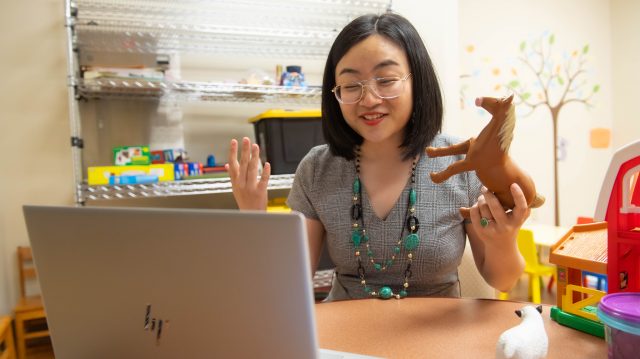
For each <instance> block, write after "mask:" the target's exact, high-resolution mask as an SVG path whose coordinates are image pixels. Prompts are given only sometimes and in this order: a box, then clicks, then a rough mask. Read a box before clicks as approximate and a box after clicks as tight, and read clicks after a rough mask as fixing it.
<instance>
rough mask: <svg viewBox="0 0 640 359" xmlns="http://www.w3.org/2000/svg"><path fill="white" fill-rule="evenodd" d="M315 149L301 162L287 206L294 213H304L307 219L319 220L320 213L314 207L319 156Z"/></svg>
mask: <svg viewBox="0 0 640 359" xmlns="http://www.w3.org/2000/svg"><path fill="white" fill-rule="evenodd" d="M317 152H318V151H315V149H312V150H311V151H309V153H307V155H306V156H305V157H304V158H303V159H302V161H300V164H299V165H298V168H297V169H296V174H295V177H294V179H293V185H292V186H291V191H289V197H288V198H287V205H288V206H289V208H291V209H292V210H294V211H298V212H300V213H302V214H303V215H304V216H305V217H307V218H312V219H318V213H317V212H316V209H315V206H314V201H313V199H314V187H313V184H314V182H315V174H316V173H315V172H316V168H317V166H316V162H317V161H318V156H317Z"/></svg>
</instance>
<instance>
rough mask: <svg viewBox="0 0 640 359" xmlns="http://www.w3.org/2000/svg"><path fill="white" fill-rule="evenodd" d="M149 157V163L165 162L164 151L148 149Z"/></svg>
mask: <svg viewBox="0 0 640 359" xmlns="http://www.w3.org/2000/svg"><path fill="white" fill-rule="evenodd" d="M149 157H150V158H151V163H153V164H156V163H165V162H166V161H165V159H164V151H150V152H149Z"/></svg>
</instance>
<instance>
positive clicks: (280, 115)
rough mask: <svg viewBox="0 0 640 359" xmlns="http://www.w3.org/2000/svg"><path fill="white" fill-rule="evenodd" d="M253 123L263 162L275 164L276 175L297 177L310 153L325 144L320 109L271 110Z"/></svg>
mask: <svg viewBox="0 0 640 359" xmlns="http://www.w3.org/2000/svg"><path fill="white" fill-rule="evenodd" d="M249 122H251V123H253V127H254V130H255V135H256V143H257V144H258V145H259V146H260V159H261V160H262V162H263V163H264V162H267V161H268V162H269V163H270V164H271V173H272V174H288V173H295V171H296V168H297V167H298V163H300V160H302V158H303V157H304V156H305V155H306V154H307V152H309V150H310V149H311V148H312V147H313V146H317V145H321V144H323V143H325V140H324V136H323V135H322V116H321V113H320V110H319V109H315V110H281V109H280V110H268V111H265V112H263V113H261V114H259V115H258V116H255V117H252V118H250V119H249Z"/></svg>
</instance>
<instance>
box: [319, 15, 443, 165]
mask: <svg viewBox="0 0 640 359" xmlns="http://www.w3.org/2000/svg"><path fill="white" fill-rule="evenodd" d="M374 34H378V35H381V36H384V37H386V38H387V39H389V40H391V41H393V42H394V43H395V44H397V45H398V46H400V47H401V48H402V49H403V50H404V51H405V53H406V54H407V58H408V60H409V67H410V71H411V77H412V81H411V82H412V84H413V111H412V115H411V119H410V120H409V121H408V122H407V125H406V127H405V133H404V140H403V142H402V144H401V146H400V147H401V148H403V152H404V158H405V159H408V158H411V157H414V156H416V155H417V154H419V153H421V152H423V151H424V148H425V147H426V146H428V145H429V143H430V142H431V140H433V138H434V137H435V136H436V135H437V134H438V132H440V130H441V128H442V112H443V106H442V95H441V93H440V85H439V84H438V78H437V75H436V73H435V70H434V68H433V64H432V62H431V58H430V57H429V53H428V52H427V49H426V47H425V46H424V43H423V42H422V39H421V38H420V35H419V34H418V31H417V30H416V29H415V28H414V27H413V25H411V23H410V22H409V21H408V20H407V19H405V18H404V17H402V16H400V15H397V14H393V13H385V14H382V15H363V16H360V17H358V18H356V19H355V20H353V21H352V22H351V23H349V24H348V25H347V26H346V27H345V28H344V29H342V31H341V32H340V34H338V37H337V38H336V40H335V41H334V43H333V46H331V50H330V51H329V56H328V58H327V63H326V65H325V68H324V76H323V81H322V132H323V134H324V138H325V140H326V141H327V143H328V144H329V148H330V150H331V153H333V154H334V155H337V156H342V157H344V158H346V159H348V160H351V159H353V158H354V157H355V148H356V146H357V145H360V144H362V141H363V139H362V136H360V135H359V134H358V133H356V132H355V131H354V130H353V129H352V128H351V127H349V125H348V124H347V122H346V121H345V119H344V116H343V115H342V111H341V110H340V104H339V103H338V100H337V99H336V98H335V96H334V94H333V92H331V90H332V89H333V87H335V85H336V65H337V64H338V62H339V61H340V59H342V57H343V56H344V55H345V54H346V53H347V52H348V51H349V50H350V49H351V48H352V47H353V46H355V45H356V44H358V43H360V42H361V41H363V40H365V39H366V38H368V37H369V36H371V35H374Z"/></svg>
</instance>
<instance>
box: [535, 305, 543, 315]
mask: <svg viewBox="0 0 640 359" xmlns="http://www.w3.org/2000/svg"><path fill="white" fill-rule="evenodd" d="M536 310H537V311H538V313H540V314H542V306H541V305H539V306H537V307H536Z"/></svg>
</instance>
